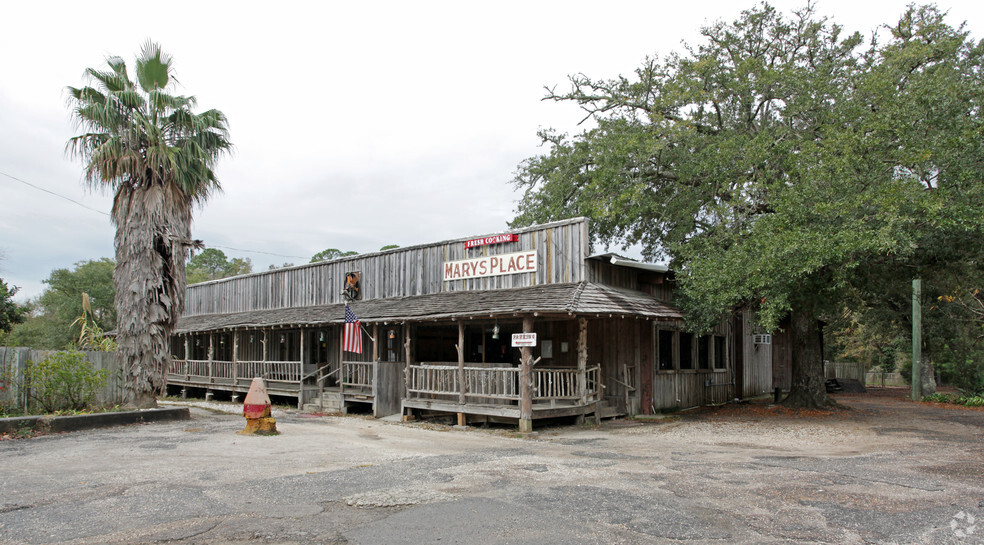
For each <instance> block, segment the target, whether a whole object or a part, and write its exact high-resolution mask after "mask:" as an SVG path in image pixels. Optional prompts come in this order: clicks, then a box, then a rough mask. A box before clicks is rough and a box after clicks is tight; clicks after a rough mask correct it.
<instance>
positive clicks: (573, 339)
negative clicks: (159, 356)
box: [167, 218, 771, 429]
mask: <svg viewBox="0 0 984 545" xmlns="http://www.w3.org/2000/svg"><path fill="white" fill-rule="evenodd" d="M588 240H589V239H588V221H587V220H586V219H584V218H575V219H570V220H565V221H559V222H554V223H549V224H545V225H538V226H534V227H529V228H525V229H519V230H516V231H513V232H509V233H502V234H498V235H489V236H484V237H466V238H461V239H455V240H449V241H444V242H438V243H433V244H424V245H419V246H412V247H406V248H398V249H394V250H388V251H385V252H377V253H372V254H364V255H356V256H350V257H345V258H340V259H336V260H333V261H328V262H319V263H312V264H308V265H301V266H296V267H290V268H285V269H278V270H273V271H266V272H261V273H254V274H249V275H244V276H238V277H233V278H227V279H222V280H216V281H211V282H206V283H202V284H195V285H192V286H189V287H188V292H187V297H186V310H185V312H184V314H183V316H182V317H181V319H180V320H179V322H178V326H177V329H176V331H175V336H174V337H173V339H172V343H171V352H172V365H171V368H170V369H169V371H168V377H167V380H168V384H169V385H176V386H185V387H199V388H206V389H210V390H226V391H237V392H243V391H246V390H247V389H248V387H249V384H250V381H251V379H252V378H253V377H255V376H261V377H264V378H265V379H266V381H267V385H268V389H269V390H270V393H271V394H274V395H282V396H292V397H297V400H298V405H299V406H302V405H313V406H314V407H315V408H324V409H326V410H341V411H344V410H345V409H346V407H349V406H351V404H353V403H365V404H371V406H372V411H373V414H375V415H377V416H386V415H390V414H398V413H401V412H402V413H403V414H410V413H412V412H414V411H437V412H446V413H453V414H457V415H458V421H459V422H460V423H465V422H467V421H468V420H469V419H473V420H474V419H476V418H486V417H498V418H514V419H516V420H518V421H519V423H520V427H521V428H526V429H529V428H530V427H531V425H532V421H533V420H535V419H540V418H549V417H558V416H577V417H584V416H587V415H593V416H594V417H596V418H601V417H604V416H610V415H617V414H640V413H641V414H646V413H652V412H654V411H657V410H659V409H665V408H672V407H691V406H697V405H703V404H709V403H717V402H723V401H726V400H730V399H733V398H735V397H740V396H741V395H743V393H744V392H745V391H751V390H755V389H756V388H758V381H760V380H761V377H759V378H752V379H751V380H746V376H752V377H755V376H756V373H758V367H760V366H761V364H760V363H758V360H756V359H755V358H752V357H749V356H747V355H745V353H746V352H747V350H745V346H746V345H747V344H748V343H747V339H746V337H748V328H743V327H742V324H743V323H744V319H743V315H741V314H737V315H736V316H735V317H734V318H732V319H731V320H729V321H727V322H725V323H722V324H721V325H720V326H719V327H717V328H715V329H714V330H713V331H712V332H711V333H709V334H707V335H699V336H698V335H695V334H693V333H690V332H688V331H686V330H685V329H684V328H683V327H682V320H681V319H682V316H681V314H680V312H679V311H678V310H677V309H676V308H675V307H674V306H673V289H672V284H673V282H672V274H671V273H670V272H669V271H667V269H666V267H664V266H661V265H655V264H647V263H641V262H637V261H633V260H628V259H625V258H621V257H619V256H616V255H613V254H604V255H594V256H591V255H588V247H589V244H588ZM346 305H348V306H349V307H350V308H351V310H352V312H353V313H354V314H355V315H356V316H357V317H358V320H359V322H360V323H361V328H360V333H359V335H360V339H358V340H360V341H361V345H362V351H361V353H356V352H351V351H345V350H343V349H342V337H343V334H344V331H345V329H346V325H345V316H346V312H345V309H346ZM351 327H355V326H351ZM515 344H525V345H527V346H526V347H525V348H520V347H517V346H514V345H515ZM770 364H771V362H770ZM759 374H760V375H761V374H768V373H759ZM769 379H770V380H771V377H769ZM746 388H750V389H751V390H746ZM755 393H760V392H757V391H756V392H755Z"/></svg>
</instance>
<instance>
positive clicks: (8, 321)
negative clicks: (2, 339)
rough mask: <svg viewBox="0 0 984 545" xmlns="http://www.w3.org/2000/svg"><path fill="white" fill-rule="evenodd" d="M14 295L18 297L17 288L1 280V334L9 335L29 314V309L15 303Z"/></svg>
mask: <svg viewBox="0 0 984 545" xmlns="http://www.w3.org/2000/svg"><path fill="white" fill-rule="evenodd" d="M14 295H17V286H14V287H9V286H7V283H6V282H4V280H3V278H0V333H9V332H10V330H11V329H13V327H14V325H15V324H19V323H21V322H23V321H24V317H25V315H26V314H27V309H26V308H25V307H24V306H23V305H19V304H17V303H16V302H15V301H14Z"/></svg>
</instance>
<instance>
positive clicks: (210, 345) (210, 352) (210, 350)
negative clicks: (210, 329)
mask: <svg viewBox="0 0 984 545" xmlns="http://www.w3.org/2000/svg"><path fill="white" fill-rule="evenodd" d="M214 339H215V335H213V334H211V333H209V334H208V383H209V384H211V383H212V355H213V354H214V352H213V350H214V348H215V343H214V342H213V341H214Z"/></svg>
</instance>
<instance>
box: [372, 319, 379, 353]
mask: <svg viewBox="0 0 984 545" xmlns="http://www.w3.org/2000/svg"><path fill="white" fill-rule="evenodd" d="M372 361H379V324H372Z"/></svg>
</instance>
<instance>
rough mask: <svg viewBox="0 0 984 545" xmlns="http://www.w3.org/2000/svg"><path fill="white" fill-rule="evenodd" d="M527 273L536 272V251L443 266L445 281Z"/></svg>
mask: <svg viewBox="0 0 984 545" xmlns="http://www.w3.org/2000/svg"><path fill="white" fill-rule="evenodd" d="M528 272H536V250H530V251H528V252H516V253H513V254H502V255H489V256H485V257H476V258H475V259H462V260H461V261H448V262H447V263H445V264H444V280H445V281H447V280H465V279H467V278H485V277H488V276H501V275H504V274H519V273H528Z"/></svg>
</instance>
